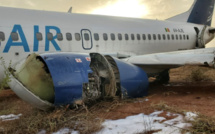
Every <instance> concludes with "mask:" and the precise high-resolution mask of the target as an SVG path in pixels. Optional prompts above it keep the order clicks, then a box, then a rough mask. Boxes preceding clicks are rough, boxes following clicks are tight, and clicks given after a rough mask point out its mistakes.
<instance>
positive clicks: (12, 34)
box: [11, 33, 19, 41]
mask: <svg viewBox="0 0 215 134" xmlns="http://www.w3.org/2000/svg"><path fill="white" fill-rule="evenodd" d="M11 38H12V40H13V41H18V40H19V36H18V33H11Z"/></svg>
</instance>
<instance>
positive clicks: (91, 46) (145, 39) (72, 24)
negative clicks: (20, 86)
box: [0, 7, 214, 76]
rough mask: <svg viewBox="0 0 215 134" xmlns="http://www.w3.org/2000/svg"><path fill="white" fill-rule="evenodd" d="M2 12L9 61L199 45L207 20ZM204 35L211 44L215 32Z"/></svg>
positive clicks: (2, 48) (3, 49)
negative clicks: (57, 54) (58, 54)
mask: <svg viewBox="0 0 215 134" xmlns="http://www.w3.org/2000/svg"><path fill="white" fill-rule="evenodd" d="M0 18H1V21H0V40H1V42H0V43H1V45H0V57H3V59H4V60H5V61H6V62H7V63H6V64H8V63H9V61H12V63H15V62H17V61H19V60H21V59H23V58H25V57H26V56H27V55H28V54H30V53H33V52H35V53H49V52H78V53H90V52H99V53H102V54H109V55H113V56H116V57H129V56H134V55H144V54H151V53H160V52H170V51H178V50H188V49H194V48H196V42H197V33H196V31H195V29H194V27H197V28H198V29H199V30H200V32H201V30H202V29H204V25H197V24H191V23H185V22H170V21H160V20H146V19H135V18H123V17H110V16H101V15H83V14H73V13H72V14H71V13H57V12H45V11H34V10H25V9H15V8H5V7H1V8H0ZM208 28H209V27H207V28H206V29H208ZM38 33H39V34H38ZM1 34H2V36H1ZM12 34H13V35H12ZM203 35H204V43H205V44H206V43H207V42H209V41H210V40H212V39H213V38H214V34H209V33H207V32H205V33H204V34H203ZM16 36H18V38H17V37H16ZM52 36H53V37H52ZM79 37H80V38H79ZM0 72H3V71H0ZM0 75H1V76H2V74H0Z"/></svg>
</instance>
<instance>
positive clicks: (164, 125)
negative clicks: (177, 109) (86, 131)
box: [96, 111, 191, 134]
mask: <svg viewBox="0 0 215 134" xmlns="http://www.w3.org/2000/svg"><path fill="white" fill-rule="evenodd" d="M162 112H163V111H156V112H153V113H152V114H150V115H145V114H139V115H135V116H128V117H126V118H125V119H119V120H106V121H105V122H103V124H102V126H103V127H104V128H103V129H102V130H101V131H99V132H97V133H96V134H106V133H114V134H115V133H117V134H135V133H144V132H147V131H153V130H155V131H156V130H159V131H158V132H155V133H154V134H169V133H174V134H181V129H184V128H185V129H186V128H187V127H190V126H191V124H190V123H186V122H185V120H184V117H183V116H182V115H180V114H171V113H167V115H168V116H171V115H174V116H177V117H176V118H174V119H171V120H167V121H165V120H166V118H164V117H158V115H159V114H161V113H162ZM163 121H164V122H163Z"/></svg>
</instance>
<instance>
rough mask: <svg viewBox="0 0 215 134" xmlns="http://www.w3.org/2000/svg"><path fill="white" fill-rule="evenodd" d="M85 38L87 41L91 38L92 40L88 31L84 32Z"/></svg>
mask: <svg viewBox="0 0 215 134" xmlns="http://www.w3.org/2000/svg"><path fill="white" fill-rule="evenodd" d="M84 39H85V40H86V41H89V40H90V36H89V34H88V33H84Z"/></svg>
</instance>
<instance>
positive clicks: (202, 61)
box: [124, 48, 215, 74]
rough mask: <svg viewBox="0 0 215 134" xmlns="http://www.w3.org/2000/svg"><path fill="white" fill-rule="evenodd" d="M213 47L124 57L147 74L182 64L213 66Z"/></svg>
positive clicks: (214, 53) (214, 55)
mask: <svg viewBox="0 0 215 134" xmlns="http://www.w3.org/2000/svg"><path fill="white" fill-rule="evenodd" d="M214 58H215V48H204V49H196V50H184V51H175V52H168V53H155V54H148V55H140V56H133V57H129V58H126V59H124V60H125V61H126V62H130V63H132V64H135V65H137V66H140V67H142V68H143V69H144V70H145V71H146V73H147V74H156V73H159V72H161V71H163V70H165V69H170V68H175V67H179V66H183V65H205V66H210V67H214Z"/></svg>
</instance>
